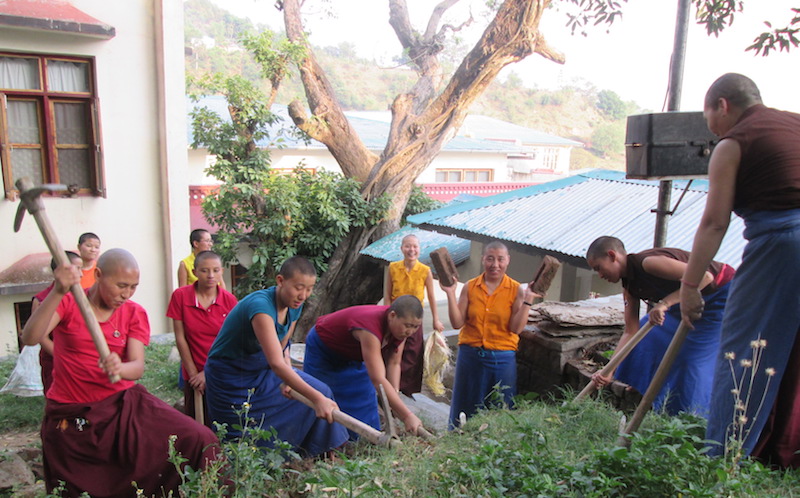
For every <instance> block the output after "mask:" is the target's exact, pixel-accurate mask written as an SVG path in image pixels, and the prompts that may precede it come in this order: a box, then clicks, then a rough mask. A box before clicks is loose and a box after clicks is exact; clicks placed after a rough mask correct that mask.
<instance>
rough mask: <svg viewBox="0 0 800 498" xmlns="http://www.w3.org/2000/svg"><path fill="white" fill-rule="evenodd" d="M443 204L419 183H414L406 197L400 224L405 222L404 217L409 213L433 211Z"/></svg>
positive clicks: (409, 214)
mask: <svg viewBox="0 0 800 498" xmlns="http://www.w3.org/2000/svg"><path fill="white" fill-rule="evenodd" d="M443 205H444V203H443V202H441V201H437V200H436V199H434V198H432V197H430V196H429V195H428V194H426V193H425V192H424V191H423V190H422V188H421V187H420V186H419V185H416V184H415V185H414V186H413V187H412V188H411V195H410V196H409V198H408V203H407V204H406V209H405V211H403V217H402V218H401V220H400V225H401V226H404V225H405V224H406V218H408V217H409V216H411V215H415V214H419V213H424V212H426V211H433V210H434V209H438V208H440V207H442V206H443Z"/></svg>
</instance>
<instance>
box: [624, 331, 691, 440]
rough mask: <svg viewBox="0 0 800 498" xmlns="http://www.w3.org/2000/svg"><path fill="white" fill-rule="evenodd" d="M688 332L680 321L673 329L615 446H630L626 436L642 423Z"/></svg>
mask: <svg viewBox="0 0 800 498" xmlns="http://www.w3.org/2000/svg"><path fill="white" fill-rule="evenodd" d="M688 333H689V326H688V325H686V324H685V323H684V322H681V324H680V325H679V326H678V330H677V331H675V335H674V336H672V341H670V343H669V346H668V347H667V350H666V351H665V352H664V358H663V359H662V360H661V363H660V364H659V365H658V370H656V373H655V374H654V375H653V380H651V381H650V386H649V387H648V388H647V392H645V393H644V396H642V400H641V401H640V402H639V406H637V407H636V411H635V412H633V417H631V421H630V422H628V426H627V427H626V428H625V430H624V431H622V433H621V434H620V436H619V438H618V439H617V446H623V447H626V448H628V447H630V444H631V440H630V438H629V437H628V436H630V435H631V434H633V433H634V432H636V431H637V430H638V429H639V426H640V425H641V424H642V420H644V416H645V415H647V412H648V411H649V410H650V407H651V406H652V404H653V400H655V399H656V396H657V395H658V393H659V392H660V391H661V387H662V386H663V385H664V381H666V380H667V375H668V374H669V371H670V369H671V368H672V364H673V363H675V359H676V358H677V357H678V353H680V351H681V346H683V342H684V341H685V340H686V335H687V334H688Z"/></svg>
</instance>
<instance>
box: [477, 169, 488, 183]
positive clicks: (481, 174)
mask: <svg viewBox="0 0 800 498" xmlns="http://www.w3.org/2000/svg"><path fill="white" fill-rule="evenodd" d="M478 181H479V182H488V181H490V178H489V172H488V171H478Z"/></svg>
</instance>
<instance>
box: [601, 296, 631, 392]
mask: <svg viewBox="0 0 800 498" xmlns="http://www.w3.org/2000/svg"><path fill="white" fill-rule="evenodd" d="M622 295H623V299H624V301H625V312H624V317H625V328H624V330H623V332H622V336H620V338H619V342H618V343H617V348H616V349H615V352H616V351H619V350H620V349H622V347H623V346H625V344H627V342H628V341H629V340H630V339H631V337H633V335H634V334H636V332H637V331H638V330H639V299H637V298H635V297H633V296H631V295H630V294H629V293H628V291H627V290H623V292H622ZM613 379H614V374H613V373H612V374H611V375H609V376H608V377H604V376H602V375H600V372H599V371H598V372H596V373H595V374H594V375H592V382H594V383H595V384H597V385H598V386H600V387H602V386H604V385H606V384H609V383H610V382H611V381H612V380H613Z"/></svg>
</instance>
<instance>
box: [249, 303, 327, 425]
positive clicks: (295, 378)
mask: <svg viewBox="0 0 800 498" xmlns="http://www.w3.org/2000/svg"><path fill="white" fill-rule="evenodd" d="M251 323H252V324H253V331H254V332H255V335H256V338H257V339H258V342H259V344H261V350H262V351H263V352H264V356H265V357H266V359H267V363H269V366H270V368H271V369H272V371H273V372H275V375H277V376H278V377H279V378H280V379H281V380H282V381H283V382H284V383H285V384H286V385H287V386H289V388H291V389H294V390H295V391H297V392H299V393H300V394H302V395H303V396H305V397H306V398H308V399H309V400H311V402H312V403H314V411H315V412H316V414H317V417H319V418H324V419H326V420H327V421H328V422H331V423H332V422H333V410H337V409H338V408H339V407H338V406H337V405H336V402H335V401H333V400H332V399H329V398H327V397H325V395H324V394H322V393H321V392H319V391H317V390H316V389H314V388H313V387H311V386H310V385H308V383H306V381H304V380H303V379H302V377H300V376H299V375H297V372H295V371H294V369H293V368H292V367H291V366H289V365H287V363H286V359H285V358H284V355H283V348H282V346H281V343H280V341H278V333H277V331H276V330H275V322H273V320H272V317H271V316H269V315H267V314H265V313H258V314H256V316H254V317H253V319H252V320H251ZM287 335H288V334H287Z"/></svg>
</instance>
